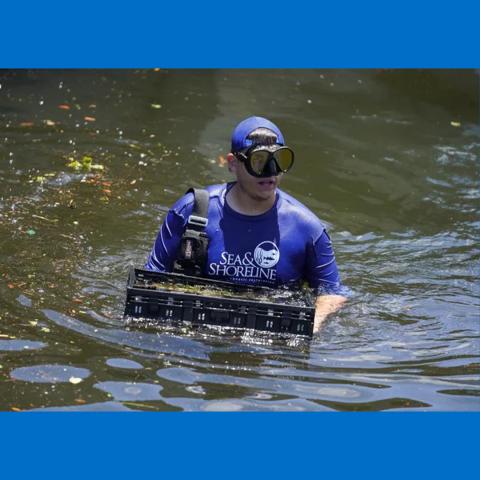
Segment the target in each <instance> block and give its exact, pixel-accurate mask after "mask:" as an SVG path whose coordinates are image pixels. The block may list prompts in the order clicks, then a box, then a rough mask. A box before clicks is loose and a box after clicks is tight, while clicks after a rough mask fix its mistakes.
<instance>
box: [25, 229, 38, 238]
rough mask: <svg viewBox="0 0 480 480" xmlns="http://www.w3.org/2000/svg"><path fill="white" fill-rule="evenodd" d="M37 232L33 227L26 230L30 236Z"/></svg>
mask: <svg viewBox="0 0 480 480" xmlns="http://www.w3.org/2000/svg"><path fill="white" fill-rule="evenodd" d="M36 233H37V232H36V231H35V230H34V229H33V228H30V229H29V230H27V235H30V236H33V235H35V234H36Z"/></svg>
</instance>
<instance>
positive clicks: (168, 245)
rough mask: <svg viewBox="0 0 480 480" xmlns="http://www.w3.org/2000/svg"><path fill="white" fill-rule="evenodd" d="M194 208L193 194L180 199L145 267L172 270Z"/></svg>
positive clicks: (160, 232)
mask: <svg viewBox="0 0 480 480" xmlns="http://www.w3.org/2000/svg"><path fill="white" fill-rule="evenodd" d="M192 209H193V195H191V194H190V195H187V196H185V197H183V198H182V199H180V200H179V201H178V202H177V203H176V204H175V205H174V206H173V207H172V209H171V210H170V211H169V212H168V214H167V216H166V217H165V220H164V222H163V224H162V226H161V228H160V231H159V232H158V235H157V239H156V240H155V243H154V245H153V248H152V251H151V252H150V255H149V257H148V260H147V263H146V264H145V268H146V269H147V270H155V271H157V272H171V271H172V270H173V264H174V262H175V259H176V258H177V255H178V250H179V248H180V243H181V240H182V235H183V232H184V230H185V225H186V223H187V219H188V216H189V215H190V214H191V211H192Z"/></svg>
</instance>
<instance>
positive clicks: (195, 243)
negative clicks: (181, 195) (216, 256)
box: [173, 188, 210, 276]
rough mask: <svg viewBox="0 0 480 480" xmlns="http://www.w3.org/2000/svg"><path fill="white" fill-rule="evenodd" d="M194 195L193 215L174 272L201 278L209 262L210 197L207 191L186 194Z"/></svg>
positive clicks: (187, 226)
mask: <svg viewBox="0 0 480 480" xmlns="http://www.w3.org/2000/svg"><path fill="white" fill-rule="evenodd" d="M190 192H191V193H193V197H194V205H193V210H192V214H191V215H190V216H189V217H188V219H187V224H186V225H185V231H184V233H183V236H182V241H181V244H180V249H179V252H178V256H177V259H176V260H175V263H174V266H173V271H174V272H176V273H183V274H185V275H196V276H201V275H202V273H203V270H204V267H205V263H206V261H207V252H208V236H207V234H206V232H205V229H206V228H207V225H208V203H209V200H210V195H209V193H208V192H207V191H206V190H203V189H199V188H190V189H189V190H188V191H187V192H186V193H190Z"/></svg>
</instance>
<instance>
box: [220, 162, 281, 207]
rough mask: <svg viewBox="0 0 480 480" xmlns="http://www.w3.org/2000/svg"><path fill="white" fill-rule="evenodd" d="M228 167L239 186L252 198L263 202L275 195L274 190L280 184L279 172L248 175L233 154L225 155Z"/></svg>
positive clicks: (242, 164)
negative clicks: (266, 175)
mask: <svg viewBox="0 0 480 480" xmlns="http://www.w3.org/2000/svg"><path fill="white" fill-rule="evenodd" d="M227 161H228V168H229V170H230V171H231V172H232V173H233V174H234V175H235V177H236V178H237V183H238V185H239V187H240V188H241V189H242V190H243V191H244V192H245V193H246V194H247V195H248V196H249V197H250V198H252V199H253V200H256V201H259V202H263V201H266V200H270V199H272V198H273V197H275V190H276V188H277V187H278V185H279V184H280V180H281V174H280V175H277V176H271V177H265V178H258V177H254V176H253V175H250V174H249V173H248V172H247V170H246V168H245V165H244V163H243V162H241V161H240V160H239V159H238V158H237V157H235V155H233V154H232V153H229V154H228V155H227Z"/></svg>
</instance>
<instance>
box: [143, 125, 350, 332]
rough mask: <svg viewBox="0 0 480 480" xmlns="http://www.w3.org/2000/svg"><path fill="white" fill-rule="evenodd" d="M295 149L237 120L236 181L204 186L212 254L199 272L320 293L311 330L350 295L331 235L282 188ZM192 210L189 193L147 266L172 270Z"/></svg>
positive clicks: (231, 158) (232, 166) (264, 128)
mask: <svg viewBox="0 0 480 480" xmlns="http://www.w3.org/2000/svg"><path fill="white" fill-rule="evenodd" d="M293 161H294V153H293V151H292V150H291V149H290V148H289V147H287V146H286V145H285V140H284V137H283V135H282V133H281V132H280V130H279V128H278V127H277V126H276V125H275V124H274V123H272V122H271V121H269V120H267V119H266V118H262V117H249V118H247V119H245V120H243V121H242V122H240V123H239V124H238V125H237V127H236V128H235V130H234V131H233V134H232V146H231V152H230V153H229V154H228V155H227V162H228V169H229V171H230V172H231V173H233V174H234V176H235V177H236V181H235V182H232V183H227V184H223V185H213V186H209V187H207V188H206V190H207V191H208V194H209V206H208V224H207V226H206V229H205V232H206V234H207V236H208V239H209V246H208V252H207V255H206V262H205V267H204V270H203V272H202V276H206V277H210V278H214V279H217V280H225V281H229V282H234V283H240V284H243V285H261V286H267V287H274V288H275V287H280V286H291V287H292V288H293V287H298V286H299V285H301V284H302V283H304V282H308V284H309V286H310V287H311V288H313V289H314V290H315V291H316V294H317V295H318V296H317V299H316V303H315V323H314V331H315V332H317V331H318V329H319V327H320V325H321V324H322V323H323V321H324V320H325V318H326V317H327V315H329V314H330V313H333V312H335V311H337V310H338V309H339V308H340V307H341V306H342V304H343V303H344V302H345V301H346V298H345V297H344V296H343V295H342V294H341V292H342V287H341V284H340V277H339V274H338V271H337V266H336V262H335V255H334V252H333V248H332V243H331V241H330V237H329V236H328V234H327V232H326V230H325V227H324V225H323V224H322V223H321V221H320V220H319V219H318V218H317V217H316V216H315V214H313V213H312V212H311V211H310V210H309V209H308V208H307V207H305V206H304V205H303V204H301V203H300V202H298V201H297V200H295V199H294V198H293V197H291V196H290V195H288V194H287V193H285V192H283V191H282V190H280V189H279V188H278V185H279V184H280V180H281V179H282V176H283V175H284V174H285V173H287V172H288V171H289V170H290V168H291V167H292V165H293ZM193 208H194V196H193V194H192V193H187V194H186V195H185V196H183V197H182V198H181V199H180V200H178V201H177V203H175V205H174V206H173V207H172V209H171V210H170V211H169V213H168V215H167V217H166V219H165V221H164V223H163V225H162V227H161V229H160V232H159V233H158V236H157V239H156V241H155V244H154V246H153V249H152V252H151V253H150V256H149V258H148V261H147V264H146V265H145V268H147V269H150V270H156V271H166V272H171V271H173V268H174V263H175V261H176V259H177V256H178V254H179V249H180V244H181V240H182V235H183V233H184V231H185V228H186V225H187V222H188V219H189V217H190V215H192V211H193Z"/></svg>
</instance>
